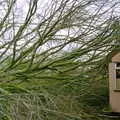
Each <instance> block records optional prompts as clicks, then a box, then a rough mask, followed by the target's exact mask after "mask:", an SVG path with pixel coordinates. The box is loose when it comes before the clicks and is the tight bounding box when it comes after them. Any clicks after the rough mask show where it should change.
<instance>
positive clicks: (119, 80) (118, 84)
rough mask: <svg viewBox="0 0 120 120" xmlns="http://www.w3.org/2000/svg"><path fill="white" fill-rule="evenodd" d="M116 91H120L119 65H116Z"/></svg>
mask: <svg viewBox="0 0 120 120" xmlns="http://www.w3.org/2000/svg"><path fill="white" fill-rule="evenodd" d="M115 68H116V89H120V63H116V67H115Z"/></svg>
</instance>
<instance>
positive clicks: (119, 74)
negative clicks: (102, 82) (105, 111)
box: [109, 52, 120, 112]
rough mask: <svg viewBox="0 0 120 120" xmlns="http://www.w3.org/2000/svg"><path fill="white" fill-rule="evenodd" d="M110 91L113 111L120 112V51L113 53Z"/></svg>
mask: <svg viewBox="0 0 120 120" xmlns="http://www.w3.org/2000/svg"><path fill="white" fill-rule="evenodd" d="M109 93H110V94H109V96H110V106H111V109H112V112H120V52H115V53H113V54H112V57H111V63H109Z"/></svg>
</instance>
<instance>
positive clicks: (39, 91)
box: [0, 78, 111, 120]
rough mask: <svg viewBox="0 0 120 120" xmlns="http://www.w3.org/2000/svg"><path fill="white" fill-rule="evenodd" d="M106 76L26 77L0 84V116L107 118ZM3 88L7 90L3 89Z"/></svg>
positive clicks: (1, 119) (19, 119)
mask: <svg viewBox="0 0 120 120" xmlns="http://www.w3.org/2000/svg"><path fill="white" fill-rule="evenodd" d="M107 82H108V81H107V80H105V79H99V80H93V79H90V78H84V79H83V78H77V79H73V80H38V79H36V80H30V81H29V82H24V83H23V82H22V83H20V84H16V85H15V84H13V85H12V84H11V83H8V84H4V85H1V87H2V89H3V90H4V92H3V93H2V94H1V97H0V114H1V115H0V120H109V119H111V118H105V117H100V116H98V115H99V113H101V112H102V111H105V110H109V103H108V102H109V101H108V85H107ZM5 91H7V92H5Z"/></svg>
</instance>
